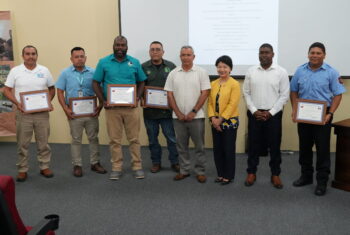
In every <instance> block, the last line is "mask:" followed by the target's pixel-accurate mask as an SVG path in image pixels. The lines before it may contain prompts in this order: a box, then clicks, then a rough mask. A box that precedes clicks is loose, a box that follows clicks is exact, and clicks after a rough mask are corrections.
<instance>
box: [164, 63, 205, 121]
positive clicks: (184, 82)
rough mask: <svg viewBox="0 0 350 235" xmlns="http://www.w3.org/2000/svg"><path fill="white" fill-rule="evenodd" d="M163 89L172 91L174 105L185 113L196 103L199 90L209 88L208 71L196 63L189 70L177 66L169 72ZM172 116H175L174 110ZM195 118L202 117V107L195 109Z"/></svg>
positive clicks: (199, 93)
mask: <svg viewBox="0 0 350 235" xmlns="http://www.w3.org/2000/svg"><path fill="white" fill-rule="evenodd" d="M164 90H166V91H172V92H173V94H174V98H175V101H176V105H177V106H178V108H179V109H180V111H181V112H182V113H183V114H185V115H186V114H188V113H189V112H191V110H192V109H193V107H194V106H195V105H196V103H197V101H198V99H199V97H200V95H201V91H203V90H210V80H209V76H208V73H207V71H205V70H204V69H203V68H201V67H199V66H196V65H193V67H192V68H191V69H190V70H189V71H185V70H183V69H182V67H181V66H178V67H176V68H175V69H174V70H173V71H171V72H170V73H169V76H168V79H167V81H166V83H165V87H164ZM173 118H177V116H176V114H175V112H173ZM195 118H204V111H203V108H201V109H200V110H197V114H196V116H195Z"/></svg>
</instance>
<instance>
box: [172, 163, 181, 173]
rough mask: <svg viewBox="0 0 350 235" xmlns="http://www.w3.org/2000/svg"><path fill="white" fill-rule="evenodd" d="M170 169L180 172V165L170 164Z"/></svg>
mask: <svg viewBox="0 0 350 235" xmlns="http://www.w3.org/2000/svg"><path fill="white" fill-rule="evenodd" d="M171 169H172V170H173V171H175V172H180V165H179V164H178V163H177V164H171Z"/></svg>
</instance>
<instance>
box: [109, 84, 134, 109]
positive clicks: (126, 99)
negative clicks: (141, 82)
mask: <svg viewBox="0 0 350 235" xmlns="http://www.w3.org/2000/svg"><path fill="white" fill-rule="evenodd" d="M107 106H130V107H136V85H125V84H109V85H108V90H107Z"/></svg>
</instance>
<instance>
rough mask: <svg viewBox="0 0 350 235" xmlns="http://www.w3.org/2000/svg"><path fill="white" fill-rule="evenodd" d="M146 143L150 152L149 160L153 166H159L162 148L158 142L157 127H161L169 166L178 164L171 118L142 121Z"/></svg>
mask: <svg viewBox="0 0 350 235" xmlns="http://www.w3.org/2000/svg"><path fill="white" fill-rule="evenodd" d="M144 122H145V126H146V130H147V135H148V141H149V150H150V151H151V159H152V163H153V164H160V163H161V160H162V147H161V146H160V144H159V142H158V135H159V126H161V127H162V132H163V135H164V136H165V138H166V141H167V146H168V151H169V161H170V162H171V164H178V162H179V160H178V153H177V149H176V137H175V131H174V127H173V120H172V119H171V118H162V119H146V118H145V119H144Z"/></svg>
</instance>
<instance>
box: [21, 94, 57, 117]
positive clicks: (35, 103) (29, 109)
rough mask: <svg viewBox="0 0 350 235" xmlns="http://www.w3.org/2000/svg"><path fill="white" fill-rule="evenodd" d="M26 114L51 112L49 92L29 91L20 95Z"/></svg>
mask: <svg viewBox="0 0 350 235" xmlns="http://www.w3.org/2000/svg"><path fill="white" fill-rule="evenodd" d="M19 96H20V99H21V104H22V107H23V110H24V113H38V112H45V111H51V110H52V105H51V102H50V97H49V90H40V91H27V92H20V93H19Z"/></svg>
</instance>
